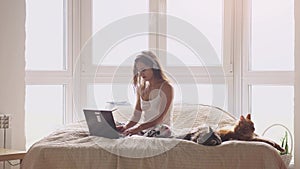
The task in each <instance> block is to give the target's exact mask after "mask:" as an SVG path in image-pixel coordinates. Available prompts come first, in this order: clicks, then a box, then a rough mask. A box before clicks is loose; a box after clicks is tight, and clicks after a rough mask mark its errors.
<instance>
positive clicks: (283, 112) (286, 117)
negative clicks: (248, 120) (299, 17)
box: [242, 0, 295, 142]
mask: <svg viewBox="0 0 300 169" xmlns="http://www.w3.org/2000/svg"><path fill="white" fill-rule="evenodd" d="M242 15H243V16H244V17H243V21H244V25H243V26H244V27H243V35H244V37H243V39H244V40H243V44H244V45H243V50H244V53H243V55H244V56H243V57H242V59H243V69H242V72H243V76H242V78H243V80H242V84H243V85H242V95H243V97H242V103H243V104H242V105H243V108H242V112H245V113H247V112H250V113H251V114H253V116H252V118H253V119H255V124H256V130H257V133H258V134H262V132H263V131H264V130H265V129H266V128H267V127H269V126H271V125H272V124H275V123H279V124H282V125H284V126H286V127H287V128H288V129H289V130H290V131H291V132H292V133H294V104H295V103H294V47H295V46H294V37H295V29H294V27H295V24H294V1H293V0H287V1H286V0H275V1H273V0H272V1H271V0H252V1H247V3H246V5H244V11H243V14H242ZM274 16H276V17H274ZM275 18H276V19H275ZM276 131H277V132H274V130H273V131H271V132H268V137H269V138H272V139H273V140H275V141H277V142H280V139H281V138H282V137H283V136H284V131H285V130H284V129H282V128H281V129H278V128H276Z"/></svg>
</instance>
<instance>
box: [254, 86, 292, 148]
mask: <svg viewBox="0 0 300 169" xmlns="http://www.w3.org/2000/svg"><path fill="white" fill-rule="evenodd" d="M250 91H251V95H252V97H251V103H252V104H251V114H252V119H253V121H254V124H255V130H256V133H258V134H259V135H261V134H262V133H263V131H264V130H265V129H266V128H267V127H269V126H271V125H272V124H277V123H279V124H283V125H284V126H286V127H287V128H289V130H290V131H291V133H294V109H293V108H294V87H292V86H267V85H252V86H251V87H250ZM284 132H285V129H284V128H282V127H276V128H271V129H270V130H269V131H267V132H266V135H265V136H266V137H269V138H270V139H272V140H274V141H276V142H277V143H280V140H281V138H282V137H283V136H284V134H285V133H284ZM289 139H290V138H289Z"/></svg>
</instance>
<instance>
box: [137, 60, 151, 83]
mask: <svg viewBox="0 0 300 169" xmlns="http://www.w3.org/2000/svg"><path fill="white" fill-rule="evenodd" d="M136 69H137V71H138V73H139V74H140V76H141V77H142V78H143V79H144V80H145V81H149V80H150V79H152V77H153V71H152V68H151V67H149V66H147V65H145V64H144V63H142V62H136Z"/></svg>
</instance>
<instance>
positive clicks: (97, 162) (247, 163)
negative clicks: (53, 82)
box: [21, 104, 286, 169]
mask: <svg viewBox="0 0 300 169" xmlns="http://www.w3.org/2000/svg"><path fill="white" fill-rule="evenodd" d="M128 112H129V111H128V110H126V109H119V111H117V112H114V117H115V119H116V120H118V121H124V120H126V119H127V118H128V116H129V114H130V113H128ZM173 120H174V124H173V131H174V135H181V134H183V133H186V132H189V130H191V129H192V128H194V127H199V126H201V125H205V126H211V127H213V128H214V129H218V128H229V127H232V126H233V125H234V124H235V122H236V119H235V117H233V116H231V115H230V114H229V113H227V112H226V111H223V110H222V109H219V108H217V107H214V106H208V105H188V104H180V105H175V106H174V111H173ZM21 168H22V169H69V168H70V169H71V168H72V169H75V168H76V169H77V168H78V169H158V168H164V169H177V168H178V169H194V168H195V169H196V168H197V169H286V166H285V164H284V162H283V161H282V159H281V158H280V156H279V154H278V152H277V151H276V150H275V149H274V148H273V147H271V146H270V145H268V144H265V143H260V142H246V141H227V142H223V143H222V144H221V145H218V146H203V145H199V144H196V143H194V142H191V141H186V140H182V139H176V138H149V137H142V136H131V137H126V138H120V139H107V138H102V137H95V136H89V133H88V128H87V125H86V123H85V121H80V122H77V123H74V124H70V125H67V126H66V127H64V128H63V129H60V130H57V131H55V132H54V133H52V134H51V135H49V136H47V137H45V138H43V139H42V140H40V141H38V142H36V143H35V144H34V145H33V146H32V147H31V148H30V149H29V150H28V153H27V154H26V156H25V158H24V160H23V162H22V165H21Z"/></svg>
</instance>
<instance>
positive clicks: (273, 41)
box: [250, 0, 295, 71]
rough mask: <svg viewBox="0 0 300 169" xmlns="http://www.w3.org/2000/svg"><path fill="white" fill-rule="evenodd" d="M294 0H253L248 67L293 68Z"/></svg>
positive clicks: (253, 68)
mask: <svg viewBox="0 0 300 169" xmlns="http://www.w3.org/2000/svg"><path fill="white" fill-rule="evenodd" d="M293 3H294V1H293V0H263V1H261V0H253V1H252V4H251V5H252V15H251V18H252V24H251V25H252V34H251V35H252V36H251V38H252V39H251V46H252V48H251V62H250V64H251V65H250V70H254V71H259V70H261V71H272V70H273V71H274V70H280V71H284V70H285V71H291V70H294V37H295V31H294V4H293Z"/></svg>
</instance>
